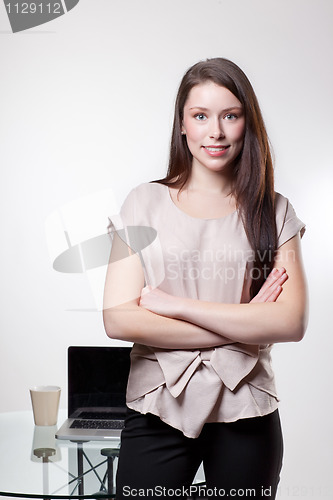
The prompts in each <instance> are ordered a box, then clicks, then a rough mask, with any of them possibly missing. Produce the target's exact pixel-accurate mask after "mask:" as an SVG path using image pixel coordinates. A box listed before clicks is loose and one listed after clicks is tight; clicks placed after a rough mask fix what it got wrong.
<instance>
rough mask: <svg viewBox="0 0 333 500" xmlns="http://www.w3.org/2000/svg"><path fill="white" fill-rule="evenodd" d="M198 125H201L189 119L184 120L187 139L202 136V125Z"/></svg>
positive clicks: (196, 138) (190, 139)
mask: <svg viewBox="0 0 333 500" xmlns="http://www.w3.org/2000/svg"><path fill="white" fill-rule="evenodd" d="M200 125H201V126H198V124H196V123H195V122H193V121H192V120H190V121H186V120H184V127H185V130H186V137H187V140H188V141H197V140H200V139H201V138H202V137H203V135H204V132H203V127H202V124H200Z"/></svg>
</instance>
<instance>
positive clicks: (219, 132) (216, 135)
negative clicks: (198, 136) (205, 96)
mask: <svg viewBox="0 0 333 500" xmlns="http://www.w3.org/2000/svg"><path fill="white" fill-rule="evenodd" d="M209 137H210V138H211V139H221V137H224V132H223V128H222V125H221V122H220V120H218V119H216V120H214V122H213V123H212V127H211V130H210V133H209Z"/></svg>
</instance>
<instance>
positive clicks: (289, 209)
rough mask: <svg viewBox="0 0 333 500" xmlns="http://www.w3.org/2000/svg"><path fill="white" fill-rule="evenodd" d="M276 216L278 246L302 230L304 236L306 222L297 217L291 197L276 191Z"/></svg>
mask: <svg viewBox="0 0 333 500" xmlns="http://www.w3.org/2000/svg"><path fill="white" fill-rule="evenodd" d="M275 217H276V228H277V235H278V246H281V245H282V244H283V243H285V242H286V241H287V240H288V239H290V238H292V237H293V236H295V235H296V234H297V233H298V232H300V234H301V236H303V234H304V232H305V224H304V223H303V222H302V221H301V220H300V219H299V218H298V217H297V215H296V212H295V209H294V207H293V205H292V204H291V203H290V201H289V199H288V198H286V197H285V196H283V195H282V194H281V193H278V192H276V193H275Z"/></svg>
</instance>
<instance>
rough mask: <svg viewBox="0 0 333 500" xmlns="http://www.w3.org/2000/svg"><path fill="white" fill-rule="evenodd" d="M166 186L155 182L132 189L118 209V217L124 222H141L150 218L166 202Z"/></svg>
mask: <svg viewBox="0 0 333 500" xmlns="http://www.w3.org/2000/svg"><path fill="white" fill-rule="evenodd" d="M166 190H167V186H165V185H164V184H159V183H156V182H145V183H143V184H139V185H138V186H136V187H135V188H133V189H132V190H131V191H130V192H129V194H128V195H127V197H126V198H125V201H124V202H123V204H122V207H121V209H120V215H121V216H122V217H123V219H124V220H127V221H131V222H132V223H134V221H141V219H142V220H143V219H146V218H147V217H148V218H151V217H153V216H154V213H155V212H156V210H154V208H157V207H162V206H163V201H164V202H165V201H166V199H167V198H166V196H165V193H166Z"/></svg>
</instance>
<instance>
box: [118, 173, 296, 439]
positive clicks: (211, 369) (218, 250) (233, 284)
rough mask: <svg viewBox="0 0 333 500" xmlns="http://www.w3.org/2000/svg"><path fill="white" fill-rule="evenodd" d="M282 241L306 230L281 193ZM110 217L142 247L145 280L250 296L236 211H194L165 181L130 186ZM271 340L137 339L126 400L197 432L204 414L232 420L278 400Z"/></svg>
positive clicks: (239, 298)
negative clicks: (179, 344)
mask: <svg viewBox="0 0 333 500" xmlns="http://www.w3.org/2000/svg"><path fill="white" fill-rule="evenodd" d="M276 221H277V229H278V236H279V239H278V246H281V245H282V244H283V243H285V242H286V241H288V240H289V239H290V238H292V237H293V236H295V235H296V234H297V233H298V232H299V231H301V235H303V233H304V230H305V226H304V224H303V223H302V222H301V221H300V220H299V219H298V218H297V216H296V214H295V211H294V209H293V207H292V205H291V204H290V203H289V201H288V200H287V199H286V198H285V197H283V196H282V195H281V194H279V193H276ZM112 223H113V225H114V227H115V229H116V230H117V231H118V232H119V234H120V235H121V237H122V238H126V241H127V243H128V244H129V245H130V246H131V248H133V249H134V250H135V251H137V252H138V253H139V255H140V258H141V261H142V264H143V268H144V273H145V280H146V283H147V284H149V285H152V286H157V287H159V288H160V289H161V290H163V291H165V292H167V293H169V294H172V295H175V296H183V297H190V298H193V299H199V300H205V301H214V302H221V303H241V302H249V299H250V296H249V289H250V285H251V279H252V277H255V271H256V270H255V269H254V267H253V251H252V249H251V247H250V245H249V242H248V240H247V237H246V234H245V230H244V227H243V224H242V221H241V219H240V217H239V214H238V212H237V211H235V212H233V213H231V214H229V215H226V216H225V217H221V218H218V219H200V218H195V217H191V216H190V215H188V214H186V213H185V212H183V211H182V210H180V209H179V208H178V207H177V206H176V205H175V204H174V203H173V201H172V199H171V197H170V193H169V189H168V187H167V186H165V185H162V184H158V183H145V184H141V185H140V186H138V187H137V188H135V189H133V190H132V191H131V192H130V194H129V195H128V197H127V198H126V200H125V202H124V204H123V206H122V208H121V211H120V215H119V216H115V217H112ZM271 348H272V346H271V345H260V346H256V345H245V344H240V343H233V344H229V345H226V346H221V347H214V348H209V349H191V350H169V349H160V348H153V347H147V346H143V345H139V344H134V346H133V349H132V353H131V370H130V375H129V381H128V388H127V405H128V406H129V407H130V408H132V409H134V410H136V411H139V412H141V413H148V412H149V413H152V414H154V415H158V416H159V417H160V418H161V419H162V420H163V421H164V422H166V423H168V424H169V425H171V426H173V427H175V428H176V429H179V430H181V431H182V432H183V433H184V434H185V436H188V437H191V438H195V437H197V436H198V435H199V434H200V431H201V429H202V427H203V425H204V424H205V423H206V422H232V421H235V420H238V419H240V418H249V417H255V416H260V415H266V414H268V413H271V412H272V411H274V410H275V409H276V408H277V405H278V397H277V394H276V388H275V382H274V373H273V370H272V366H271V355H270V351H271Z"/></svg>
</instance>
